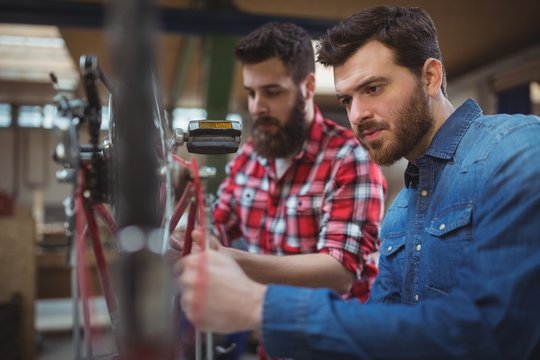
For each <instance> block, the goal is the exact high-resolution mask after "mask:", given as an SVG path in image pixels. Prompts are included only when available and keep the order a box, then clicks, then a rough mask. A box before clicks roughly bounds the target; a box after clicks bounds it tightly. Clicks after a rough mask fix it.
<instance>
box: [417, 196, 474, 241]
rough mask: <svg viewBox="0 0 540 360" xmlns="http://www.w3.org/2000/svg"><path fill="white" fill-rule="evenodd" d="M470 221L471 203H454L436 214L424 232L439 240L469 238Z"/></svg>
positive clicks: (470, 230)
mask: <svg viewBox="0 0 540 360" xmlns="http://www.w3.org/2000/svg"><path fill="white" fill-rule="evenodd" d="M471 222H472V204H471V203H463V204H455V205H453V206H452V207H450V208H448V209H446V210H443V211H441V212H440V213H438V214H436V215H435V216H434V217H433V219H432V220H431V221H430V222H429V224H428V226H427V227H426V232H427V233H428V234H430V235H432V236H433V237H435V238H438V239H441V240H450V241H459V240H470V239H471V238H472V227H471Z"/></svg>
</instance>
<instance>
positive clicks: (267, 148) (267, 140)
mask: <svg viewBox="0 0 540 360" xmlns="http://www.w3.org/2000/svg"><path fill="white" fill-rule="evenodd" d="M305 103H306V102H305V99H304V97H303V96H302V93H301V92H300V91H299V92H298V93H297V95H296V101H295V104H294V107H293V108H292V110H291V114H290V116H289V118H288V119H287V122H286V123H285V124H284V125H281V124H280V123H279V121H278V119H276V118H274V117H271V116H261V117H258V118H257V119H255V124H254V126H253V132H252V135H251V137H252V139H253V148H254V149H255V152H256V153H257V154H259V155H261V156H262V157H265V158H284V157H287V156H289V155H292V154H294V153H296V152H298V151H299V150H300V149H301V148H302V145H303V144H304V141H305V140H306V138H307V131H306V130H307V129H306V125H305V123H306V120H305V118H306V111H305V109H304V108H305ZM261 124H272V125H275V126H277V127H278V130H277V132H276V133H275V134H268V133H267V132H265V131H262V130H260V129H259V125H261Z"/></svg>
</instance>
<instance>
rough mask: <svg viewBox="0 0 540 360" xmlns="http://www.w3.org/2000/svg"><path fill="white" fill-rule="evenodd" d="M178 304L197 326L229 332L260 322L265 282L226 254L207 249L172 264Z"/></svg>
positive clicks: (256, 324)
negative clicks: (177, 291)
mask: <svg viewBox="0 0 540 360" xmlns="http://www.w3.org/2000/svg"><path fill="white" fill-rule="evenodd" d="M174 271H175V276H176V282H177V284H178V285H179V287H180V289H181V304H182V308H183V310H184V311H185V312H186V315H187V317H188V318H189V320H190V321H191V322H192V323H193V324H194V325H195V326H196V327H197V328H199V329H201V330H205V331H217V332H221V333H232V332H238V331H245V330H256V329H258V328H259V326H260V322H261V313H262V303H263V298H264V294H265V292H266V286H265V285H261V284H259V283H256V282H254V281H253V280H251V279H249V278H248V277H247V276H246V275H245V274H244V272H243V271H242V269H241V268H240V266H238V264H237V263H236V262H235V261H234V260H233V259H232V258H231V257H230V256H228V255H226V254H224V253H220V252H217V251H215V250H212V249H210V250H207V251H203V252H200V253H198V254H192V255H189V256H187V257H185V258H183V259H181V260H179V261H177V262H176V264H175V265H174Z"/></svg>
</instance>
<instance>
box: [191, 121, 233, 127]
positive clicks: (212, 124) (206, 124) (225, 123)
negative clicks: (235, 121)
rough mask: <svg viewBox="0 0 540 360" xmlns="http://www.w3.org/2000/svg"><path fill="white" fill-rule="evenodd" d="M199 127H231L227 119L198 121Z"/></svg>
mask: <svg viewBox="0 0 540 360" xmlns="http://www.w3.org/2000/svg"><path fill="white" fill-rule="evenodd" d="M199 128H200V129H232V124H231V123H230V122H229V121H200V122H199Z"/></svg>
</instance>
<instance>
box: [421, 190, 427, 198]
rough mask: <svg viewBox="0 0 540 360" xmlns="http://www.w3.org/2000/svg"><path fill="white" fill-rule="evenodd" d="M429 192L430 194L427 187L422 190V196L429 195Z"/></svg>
mask: <svg viewBox="0 0 540 360" xmlns="http://www.w3.org/2000/svg"><path fill="white" fill-rule="evenodd" d="M427 194H428V193H427V190H426V189H424V190H422V191H420V195H422V196H424V197H425V196H427Z"/></svg>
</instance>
